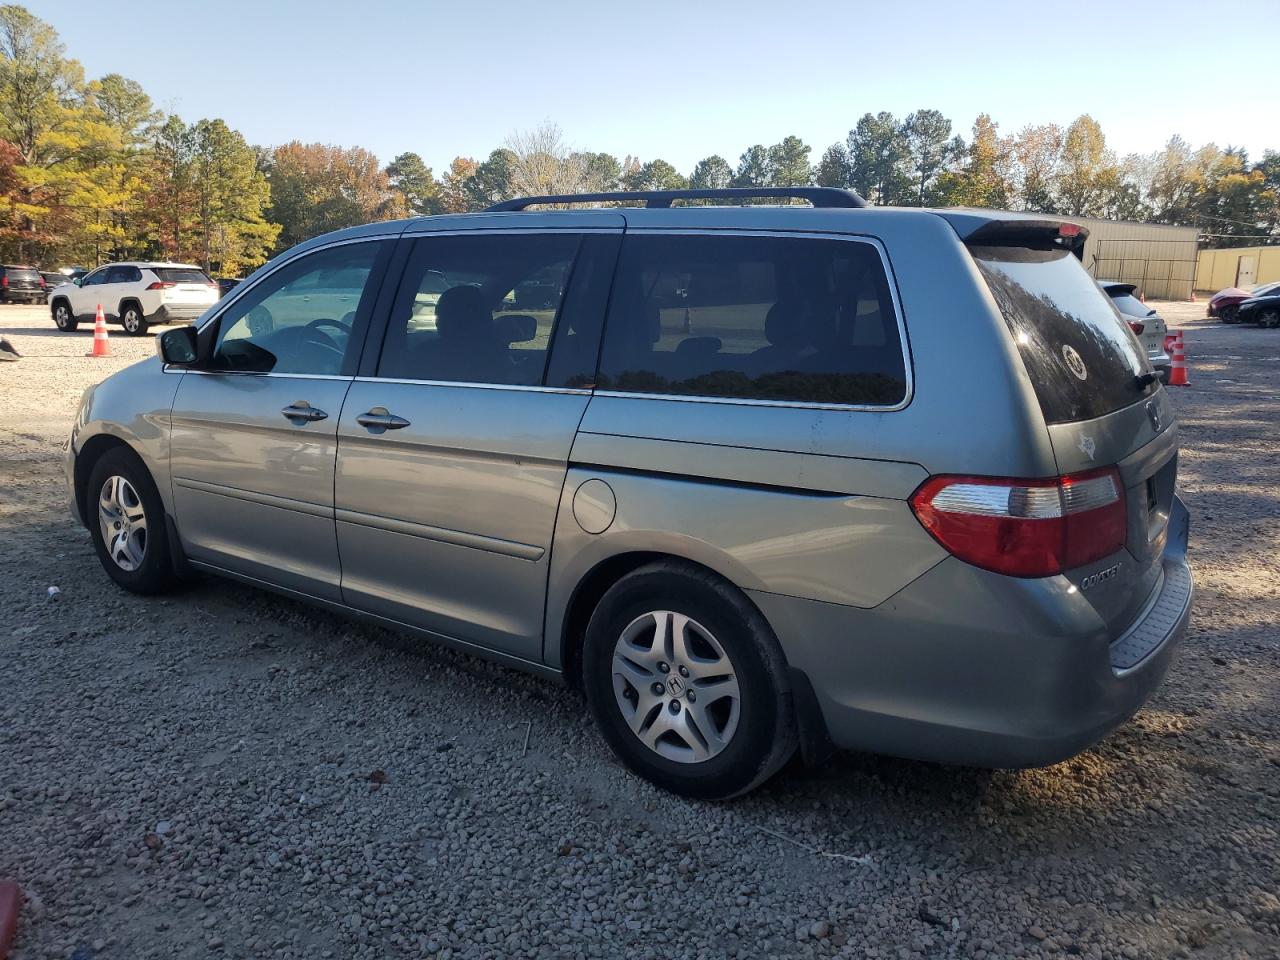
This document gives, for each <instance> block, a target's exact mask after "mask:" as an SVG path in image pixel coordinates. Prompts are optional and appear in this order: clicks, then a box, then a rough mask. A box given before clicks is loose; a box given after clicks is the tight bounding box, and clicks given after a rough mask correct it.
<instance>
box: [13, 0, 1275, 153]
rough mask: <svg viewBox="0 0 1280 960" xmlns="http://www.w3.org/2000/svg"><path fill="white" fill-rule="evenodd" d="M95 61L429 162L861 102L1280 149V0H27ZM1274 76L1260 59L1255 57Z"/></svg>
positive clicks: (785, 128) (810, 116)
mask: <svg viewBox="0 0 1280 960" xmlns="http://www.w3.org/2000/svg"><path fill="white" fill-rule="evenodd" d="M28 6H29V8H30V9H31V10H32V12H34V13H35V14H36V15H37V16H39V17H41V18H43V19H45V20H47V21H49V22H50V23H52V24H53V25H54V26H55V27H56V28H57V30H58V31H59V33H60V34H61V36H62V38H63V40H64V42H65V43H66V46H67V51H68V54H69V55H70V56H73V57H75V58H77V59H79V60H80V61H81V62H82V63H83V64H84V66H85V69H86V71H87V72H88V74H89V75H90V76H101V75H102V74H105V73H112V72H118V73H123V74H125V75H126V76H129V77H132V78H134V79H136V80H138V81H139V82H140V83H142V85H143V86H144V87H145V88H146V90H147V92H148V93H150V94H151V96H152V98H153V99H154V100H155V101H156V104H157V105H158V106H159V107H161V108H162V109H165V110H167V111H169V112H175V113H178V114H179V115H181V116H182V117H183V119H185V120H187V121H194V120H197V119H200V118H201V117H222V118H224V119H225V120H226V121H227V122H228V123H229V124H231V125H232V126H233V127H236V128H238V129H239V130H240V131H241V132H242V133H244V135H245V136H246V137H247V138H248V139H249V141H250V142H252V143H257V144H264V145H271V144H276V143H282V142H285V141H288V140H292V139H299V140H303V141H321V142H325V143H335V144H340V145H343V146H353V145H358V146H363V147H366V148H367V149H370V150H372V151H373V152H374V153H375V154H377V155H378V157H379V158H380V159H381V160H382V161H383V162H384V163H385V162H387V161H389V160H390V159H391V158H392V157H394V156H395V155H396V154H398V153H401V152H403V151H406V150H412V151H414V152H416V153H419V154H421V155H422V156H423V158H424V159H425V160H426V161H427V163H428V164H429V165H430V166H432V167H433V168H434V169H435V170H436V171H437V172H440V171H441V170H442V169H443V168H444V167H445V166H446V165H447V164H448V162H449V160H450V159H451V158H452V157H454V156H455V155H457V154H464V155H469V156H473V157H476V158H477V159H482V158H483V157H484V156H486V155H487V154H488V152H489V151H490V150H491V149H493V148H494V147H496V146H499V145H501V143H502V141H503V140H504V139H505V138H506V137H507V136H508V134H510V133H511V131H512V130H514V129H517V128H528V127H532V126H535V125H537V124H538V123H539V122H541V121H543V120H547V119H550V120H553V121H555V122H556V123H558V124H559V125H560V127H561V129H562V130H563V131H564V134H565V138H566V140H567V141H568V142H569V143H570V144H571V145H572V146H574V147H578V148H581V149H591V150H607V151H609V152H610V153H614V154H616V155H618V156H619V157H622V156H624V155H626V154H628V153H629V154H633V155H636V156H638V157H639V158H640V159H641V160H649V159H653V158H654V157H662V158H664V159H666V160H668V161H670V162H671V163H673V164H675V166H676V167H677V168H679V169H680V170H681V171H683V172H685V173H688V172H689V170H690V169H691V167H692V166H693V164H694V163H695V162H696V161H697V160H698V159H700V158H701V157H703V156H706V155H708V154H711V153H719V154H721V155H722V156H724V157H726V158H727V159H728V160H729V161H730V162H731V163H736V162H737V158H738V156H739V155H740V154H741V153H742V151H743V150H744V149H745V148H746V147H747V146H749V145H750V144H752V143H755V142H763V143H765V144H769V143H774V142H777V141H778V140H780V139H782V137H784V136H785V135H787V134H790V133H794V134H797V135H798V136H800V137H801V138H802V139H803V140H804V141H805V142H806V143H808V144H809V145H810V146H811V147H813V150H814V152H813V159H814V161H815V162H816V160H817V158H818V157H819V156H820V155H821V152H822V150H823V149H824V148H825V147H827V146H828V145H829V144H831V143H833V142H835V141H837V140H841V139H843V138H844V137H845V135H846V134H847V133H848V131H849V128H850V127H851V126H852V125H853V124H854V123H855V122H856V121H857V119H858V117H859V116H861V115H862V114H863V113H865V112H867V111H871V112H876V111H879V110H889V111H892V112H893V113H895V114H897V115H898V116H902V115H904V114H906V113H908V112H910V111H911V110H913V109H916V108H922V107H933V108H936V109H938V110H941V111H942V112H943V113H944V114H945V115H947V116H948V117H949V118H951V120H952V121H953V123H954V124H955V128H956V129H957V130H958V132H961V133H963V134H965V136H966V137H967V136H968V133H969V128H970V126H971V125H972V123H973V119H974V117H975V116H976V115H977V114H978V113H979V112H980V111H983V110H985V111H987V112H989V113H991V114H992V116H993V117H994V118H995V120H996V121H997V122H998V123H999V124H1000V129H1001V131H1002V132H1006V133H1008V132H1012V131H1015V130H1017V129H1018V128H1020V127H1021V126H1023V125H1024V124H1027V123H1044V122H1050V121H1052V122H1056V123H1060V124H1063V125H1065V124H1067V123H1069V122H1070V121H1071V120H1072V119H1073V118H1074V117H1075V116H1077V115H1078V114H1080V113H1086V112H1087V113H1090V114H1092V115H1093V116H1094V117H1095V118H1096V119H1097V120H1098V121H1099V122H1100V123H1101V124H1102V127H1103V130H1104V132H1105V133H1106V135H1107V138H1108V143H1109V145H1111V146H1112V147H1113V148H1114V149H1116V150H1117V152H1119V153H1120V154H1122V155H1123V154H1126V153H1131V152H1141V153H1148V152H1151V151H1154V150H1156V149H1157V148H1159V147H1160V146H1161V145H1162V144H1163V143H1164V142H1165V140H1167V139H1168V137H1169V136H1170V135H1171V134H1173V133H1180V134H1182V136H1183V137H1184V138H1186V139H1187V140H1189V141H1191V142H1192V143H1193V144H1196V145H1199V144H1201V143H1204V142H1208V141H1214V142H1216V143H1218V144H1219V145H1221V146H1226V145H1228V144H1231V145H1237V146H1244V147H1246V148H1247V149H1248V150H1249V152H1250V155H1251V156H1253V157H1259V156H1261V153H1262V150H1263V148H1264V147H1270V148H1272V149H1280V80H1278V79H1277V78H1276V76H1275V75H1274V73H1275V71H1274V68H1275V65H1276V64H1277V62H1280V0H1233V2H1232V3H1231V4H1225V3H1215V2H1212V0H1199V2H1188V0H1163V2H1129V0H1110V2H1106V3H1099V2H1094V0H1068V2H1056V3H1045V2H1042V0H1023V2H1004V0H969V2H964V3H960V2H952V3H948V2H939V0H895V2H889V3H886V2H883V0H881V2H872V3H864V2H846V3H839V2H826V0H804V2H799V3H781V2H778V0H771V2H768V3H756V2H751V0H739V2H734V3H728V2H720V0H716V2H711V0H705V2H704V0H681V2H669V0H640V2H632V3H627V4H625V5H622V4H617V3H610V2H609V0H595V2H579V0H572V2H570V0H565V2H554V0H542V2H533V0H530V2H523V3H517V2H505V3H503V2H495V0H452V2H448V3H439V2H426V0H419V2H412V0H398V2H393V0H360V2H354V3H353V2H345V3H338V2H332V0H311V2H303V0H295V2H284V0H257V2H243V0H224V2H221V3H216V4H215V3H191V2H182V0H167V2H158V0H111V2H109V3H103V2H101V0H95V2H88V0H80V2H73V0H30V2H29V4H28ZM1269 72H1270V73H1271V74H1272V76H1270V77H1268V73H1269Z"/></svg>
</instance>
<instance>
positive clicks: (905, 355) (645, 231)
mask: <svg viewBox="0 0 1280 960" xmlns="http://www.w3.org/2000/svg"><path fill="white" fill-rule="evenodd" d="M627 233H628V234H635V235H650V236H651V235H655V234H662V235H667V236H695V237H705V236H737V237H791V238H794V239H797V240H843V241H845V242H847V243H865V244H868V245H870V246H871V247H872V248H874V249H875V251H876V253H877V254H879V256H880V265H881V267H883V268H884V275H885V279H886V280H887V281H888V283H889V299H890V301H892V303H893V313H894V317H895V319H896V320H897V324H898V348H899V349H900V350H901V351H902V369H903V374H904V379H905V380H906V385H905V386H906V388H905V389H904V391H903V394H902V400H901V401H899V402H898V403H895V404H858V403H816V402H807V401H804V400H765V399H755V398H753V397H710V396H703V395H701V394H683V393H636V392H633V391H626V390H595V391H594V393H595V395H596V396H598V397H616V398H619V399H626V400H666V401H679V402H683V403H688V402H693V403H719V404H729V405H731V406H744V407H791V408H794V409H800V410H841V411H852V412H858V413H896V412H898V411H900V410H905V409H906V408H907V407H908V406H910V404H911V401H912V399H913V398H914V397H915V371H914V370H913V368H912V362H911V344H910V342H909V341H908V340H907V327H906V318H905V315H904V313H903V310H902V301H901V299H900V298H899V296H898V279H897V277H896V276H895V275H894V273H893V266H892V264H890V263H889V256H888V254H887V253H886V252H885V249H884V244H883V243H881V242H880V240H879V239H878V238H877V237H872V236H867V235H863V234H854V233H832V232H831V231H829V230H814V231H802V230H761V229H752V230H735V229H723V230H722V229H712V228H707V229H700V228H695V227H679V228H676V227H630V226H629V227H628V228H627ZM608 326H609V318H608V316H607V315H606V316H605V331H604V335H605V336H607V335H608ZM599 374H600V371H599V370H598V369H597V371H596V376H597V377H598V376H599Z"/></svg>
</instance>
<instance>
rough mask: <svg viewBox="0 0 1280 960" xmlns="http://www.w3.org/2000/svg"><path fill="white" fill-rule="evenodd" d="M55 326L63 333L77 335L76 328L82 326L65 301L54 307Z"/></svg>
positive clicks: (60, 301)
mask: <svg viewBox="0 0 1280 960" xmlns="http://www.w3.org/2000/svg"><path fill="white" fill-rule="evenodd" d="M53 325H54V326H55V327H57V328H58V329H59V330H61V331H62V332H63V333H75V332H76V327H78V326H80V324H79V322H78V321H77V320H76V315H75V314H74V313H72V312H71V308H70V307H69V306H67V302H66V301H65V300H59V301H58V302H57V303H55V304H54V305H53Z"/></svg>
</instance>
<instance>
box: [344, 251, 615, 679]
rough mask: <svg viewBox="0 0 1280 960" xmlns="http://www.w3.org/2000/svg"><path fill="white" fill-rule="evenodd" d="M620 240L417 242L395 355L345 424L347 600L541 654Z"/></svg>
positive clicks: (385, 352)
mask: <svg viewBox="0 0 1280 960" xmlns="http://www.w3.org/2000/svg"><path fill="white" fill-rule="evenodd" d="M617 242H618V239H617V235H616V234H589V235H581V234H574V233H568V232H560V233H536V232H523V233H482V232H476V233H471V234H462V235H452V236H427V237H423V238H421V239H418V240H416V241H414V248H413V250H412V253H411V254H410V257H409V260H408V264H407V266H406V268H405V273H404V276H403V278H402V280H401V282H400V286H399V292H398V294H397V297H396V300H395V302H394V304H393V306H392V309H391V312H390V314H389V316H388V319H387V327H386V332H385V339H384V341H383V343H382V345H381V351H380V356H379V358H378V360H377V362H376V365H375V366H372V367H370V368H369V369H368V373H369V374H370V375H369V376H361V377H358V378H357V379H356V381H355V383H354V384H353V385H352V388H351V392H350V394H349V395H348V397H347V403H346V405H345V407H344V408H343V413H342V420H341V423H340V424H339V426H338V472H337V480H336V493H335V495H336V516H337V526H338V549H339V552H340V554H341V556H342V593H343V597H344V599H345V600H346V602H347V603H348V604H350V605H351V606H354V607H358V608H360V609H364V610H367V611H369V612H372V613H376V614H379V615H381V616H385V617H389V618H392V619H395V620H399V621H402V622H405V623H409V624H413V625H414V626H418V627H422V628H425V629H427V630H430V631H433V632H436V633H440V634H444V635H445V636H449V637H453V638H456V639H461V640H465V641H468V642H471V643H475V644H479V645H482V646H485V647H488V648H490V649H494V650H498V651H501V652H504V653H507V654H511V655H514V656H517V657H521V658H524V659H527V660H531V661H538V660H540V659H541V655H542V640H541V638H542V616H543V606H544V604H545V599H546V585H547V569H548V563H549V557H550V551H551V535H552V530H553V528H554V526H555V516H556V505H557V503H558V502H559V499H560V490H561V487H562V485H563V483H564V478H565V473H566V470H567V464H568V458H569V451H570V448H571V447H572V445H573V438H574V434H575V433H576V431H577V428H578V422H579V421H580V420H581V419H582V414H583V412H584V410H585V409H586V405H587V402H588V400H589V399H590V389H589V386H590V380H591V377H592V375H593V374H594V368H595V357H596V347H597V345H598V339H596V338H597V337H598V324H599V320H600V317H601V315H602V314H603V308H604V300H605V296H606V294H607V288H608V281H609V277H610V273H611V271H612V266H613V259H614V257H615V256H616V252H617ZM553 341H554V342H555V345H556V346H555V352H556V355H557V357H556V361H555V362H553V363H550V364H549V362H548V361H549V347H550V346H551V344H552V342H553Z"/></svg>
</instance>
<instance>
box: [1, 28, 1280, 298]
mask: <svg viewBox="0 0 1280 960" xmlns="http://www.w3.org/2000/svg"><path fill="white" fill-rule="evenodd" d="M810 184H817V185H822V186H834V187H845V188H851V189H854V190H857V191H858V192H859V193H860V194H862V195H863V196H864V197H866V198H867V199H868V200H870V201H871V202H873V203H878V204H897V205H921V206H981V207H994V208H999V209H1011V210H1038V211H1043V212H1046V213H1057V214H1066V215H1075V216H1089V217H1105V218H1111V219H1127V220H1143V221H1152V222H1156V223H1182V224H1191V225H1195V226H1198V227H1200V229H1201V231H1202V233H1203V234H1204V235H1205V238H1206V242H1208V243H1209V244H1211V245H1213V244H1240V243H1251V242H1264V241H1265V240H1267V239H1272V238H1276V237H1280V151H1275V150H1267V151H1265V152H1264V154H1263V156H1262V158H1261V159H1260V160H1256V161H1251V160H1250V158H1249V157H1248V156H1247V154H1246V153H1245V151H1244V150H1242V149H1239V148H1236V147H1231V146H1228V147H1225V148H1220V147H1218V146H1217V145H1215V144H1206V145H1204V146H1201V147H1198V148H1193V147H1192V146H1191V145H1190V144H1188V143H1187V142H1185V141H1184V140H1183V139H1182V138H1180V137H1178V136H1174V137H1172V138H1170V140H1169V141H1168V143H1167V144H1166V145H1165V146H1164V148H1163V149H1162V150H1159V151H1157V152H1155V153H1152V154H1147V155H1136V154H1135V155H1129V156H1125V157H1118V156H1117V155H1116V153H1115V152H1114V151H1113V150H1111V149H1110V148H1108V146H1107V142H1106V138H1105V136H1104V134H1103V132H1102V129H1101V127H1100V126H1099V125H1098V123H1097V122H1096V121H1095V120H1093V118H1091V117H1089V116H1088V115H1084V116H1081V117H1078V118H1076V119H1075V120H1074V121H1072V122H1071V123H1070V124H1069V125H1068V126H1066V127H1065V128H1063V127H1060V126H1058V125H1057V124H1042V125H1031V126H1026V127H1023V128H1022V129H1021V130H1019V131H1017V132H1015V133H1008V134H1002V133H1001V131H1000V128H999V125H998V124H997V123H996V122H995V121H994V120H993V119H992V118H991V117H990V116H989V115H987V114H985V113H984V114H981V115H979V116H978V118H977V119H976V120H975V121H974V123H973V126H972V128H971V129H970V131H969V135H968V138H967V139H966V137H965V136H963V135H962V134H960V133H958V132H956V131H955V130H954V129H953V125H952V121H951V120H950V119H948V118H947V117H945V116H943V115H942V114H941V113H940V112H939V111H937V110H917V111H915V112H913V113H910V114H908V115H907V116H905V117H902V118H898V117H895V116H894V115H893V114H891V113H887V112H884V111H881V112H880V113H875V114H872V113H867V114H865V115H864V116H863V117H862V118H861V119H859V120H858V121H857V122H856V123H855V124H854V126H853V128H852V129H851V130H850V131H849V134H848V137H847V138H846V139H845V140H843V141H841V142H839V143H834V144H832V145H831V146H829V147H827V148H826V149H825V150H824V151H823V152H822V153H821V155H820V156H819V157H818V158H817V160H816V162H815V161H814V159H813V150H812V148H811V147H810V146H809V145H808V144H806V143H804V142H803V140H801V139H800V138H799V137H796V136H787V137H784V138H783V139H782V140H781V141H780V142H778V143H775V144H773V145H771V146H769V145H765V144H754V145H751V146H749V147H747V149H746V150H744V151H743V153H742V154H741V155H740V156H739V157H738V159H737V161H736V162H731V161H730V160H728V159H726V158H725V157H722V156H719V155H714V154H713V155H711V156H708V157H705V158H704V159H702V160H699V161H698V162H697V163H696V164H695V165H694V167H693V169H692V170H690V171H688V173H687V174H686V173H682V172H680V171H679V170H677V169H676V168H675V167H674V166H673V165H672V164H671V163H669V162H667V161H666V160H663V159H659V158H655V159H650V160H642V159H641V158H639V157H636V156H625V157H622V158H621V159H619V158H618V157H616V156H614V155H612V154H608V153H593V152H588V151H582V150H576V149H572V148H571V147H569V146H568V145H567V144H566V142H565V140H564V138H563V136H562V135H561V133H560V131H559V129H558V128H557V127H556V126H555V125H554V124H551V123H544V124H542V125H541V126H539V127H537V128H535V129H532V130H528V131H521V132H516V133H513V134H512V135H511V136H510V137H509V138H508V139H507V141H506V142H505V143H504V144H503V145H502V146H500V147H498V148H497V149H495V150H493V151H492V152H491V153H490V154H489V155H488V156H487V157H485V158H483V159H481V160H477V159H474V158H471V157H463V156H459V157H455V158H454V160H453V161H452V162H451V163H450V164H449V166H448V168H447V169H446V170H444V171H442V172H441V173H440V174H439V175H436V173H435V172H434V171H433V170H432V169H431V168H430V167H429V166H428V165H427V164H426V163H425V161H424V160H423V159H422V157H421V156H420V155H419V154H417V153H412V152H405V153H402V154H400V155H399V156H397V157H395V158H394V159H393V160H392V161H391V162H390V163H389V164H387V165H386V166H385V167H383V166H382V165H381V164H380V162H379V161H378V159H377V158H376V157H375V156H374V155H373V154H372V153H370V152H369V151H367V150H365V149H363V148H361V147H345V148H344V147H337V146H331V145H326V144H316V143H313V144H304V143H299V142H297V141H294V142H290V143H285V144H282V145H278V146H274V147H262V146H255V145H253V144H250V143H248V142H247V141H246V140H245V138H244V136H243V135H241V134H240V133H239V132H238V131H236V130H235V129H233V128H232V127H230V126H229V125H228V124H227V123H226V122H225V121H224V120H222V119H207V118H206V119H201V120H197V121H195V122H194V123H187V122H186V121H184V120H183V119H182V118H181V117H179V116H177V115H168V116H166V115H165V114H164V113H163V112H162V111H160V110H158V109H156V107H155V105H154V103H153V102H152V100H151V98H150V97H149V96H148V95H147V93H146V92H145V91H144V90H143V89H142V87H141V86H140V85H139V84H138V83H136V82H135V81H133V80H130V79H128V78H126V77H123V76H121V75H119V74H108V75H107V76H105V77H101V78H99V79H87V78H86V77H85V74H84V69H83V67H82V66H81V65H80V63H79V62H77V61H76V60H74V59H71V58H68V57H67V55H66V50H65V47H64V45H63V44H62V42H61V41H60V40H59V38H58V35H57V32H56V31H55V30H54V28H53V27H52V26H50V25H49V24H47V23H45V22H43V21H41V20H39V19H38V18H36V17H35V16H33V15H32V14H31V13H30V12H29V11H27V10H26V9H25V8H23V7H21V6H16V5H8V6H2V7H0V257H3V259H4V260H5V261H8V262H13V261H21V262H33V263H39V264H40V265H41V266H44V267H46V268H50V267H53V266H60V265H70V264H85V265H95V264H98V263H102V262H106V261H110V260H120V259H130V258H138V259H142V258H146V259H170V260H178V261H183V262H196V263H200V264H201V265H203V266H204V267H205V269H207V270H209V271H211V272H213V273H217V274H219V275H239V274H243V273H245V272H247V271H248V270H250V269H252V268H253V267H255V266H257V265H258V264H260V263H262V262H263V261H264V260H266V259H267V258H268V257H270V256H271V255H272V254H273V253H275V252H278V251H280V250H283V249H286V248H288V247H290V246H292V245H293V244H295V243H298V242H300V241H302V240H305V239H308V238H309V237H313V236H316V235H318V234H321V233H325V232H327V231H329V230H335V229H339V228H341V227H345V226H351V225H354V224H358V223H366V222H369V221H372V220H379V219H391V218H395V217H401V216H406V215H418V214H438V213H461V212H466V211H473V210H479V209H483V208H484V207H486V206H489V205H490V204H493V203H496V202H498V201H500V200H505V199H509V198H511V197H514V196H521V195H524V196H527V195H531V194H555V193H576V192H597V191H613V190H664V189H678V188H682V187H698V188H719V187H730V186H738V187H753V186H782V187H788V186H801V185H810Z"/></svg>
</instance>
